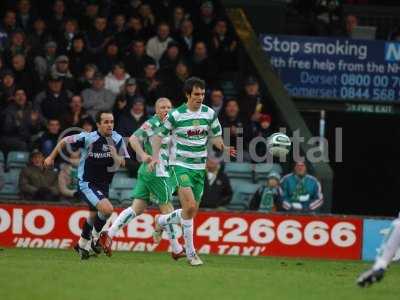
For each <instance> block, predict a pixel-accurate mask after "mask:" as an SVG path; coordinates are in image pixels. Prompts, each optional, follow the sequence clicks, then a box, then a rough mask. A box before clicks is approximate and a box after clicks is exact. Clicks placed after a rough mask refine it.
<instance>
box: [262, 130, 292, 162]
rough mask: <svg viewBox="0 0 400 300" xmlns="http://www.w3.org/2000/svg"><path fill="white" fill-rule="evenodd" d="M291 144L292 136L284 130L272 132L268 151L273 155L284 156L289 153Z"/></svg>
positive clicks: (268, 142) (268, 141)
mask: <svg viewBox="0 0 400 300" xmlns="http://www.w3.org/2000/svg"><path fill="white" fill-rule="evenodd" d="M291 145H292V142H291V141H290V138H289V137H288V136H287V135H286V134H284V133H282V132H276V133H274V134H271V135H270V136H269V137H268V140H267V148H268V152H269V153H271V154H272V155H273V156H279V157H282V156H285V155H287V154H288V153H289V151H290V147H291Z"/></svg>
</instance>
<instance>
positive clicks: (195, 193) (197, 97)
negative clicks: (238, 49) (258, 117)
mask: <svg viewBox="0 0 400 300" xmlns="http://www.w3.org/2000/svg"><path fill="white" fill-rule="evenodd" d="M183 89H184V93H185V95H186V97H187V103H185V104H183V105H181V106H180V107H178V108H176V109H174V110H172V111H171V112H170V113H169V114H168V118H167V119H166V120H165V122H164V124H163V125H162V126H161V131H160V132H159V134H157V135H154V136H153V138H152V139H153V143H152V146H153V160H152V161H151V162H150V163H149V167H150V168H154V167H155V166H158V165H159V164H160V163H162V162H161V161H159V158H158V157H159V153H160V149H161V150H162V147H161V146H162V139H163V138H165V137H167V136H170V135H171V142H172V143H171V146H170V147H171V148H170V156H169V165H170V167H171V169H172V171H171V173H173V176H174V178H175V180H176V183H177V185H178V195H179V199H180V202H181V205H182V209H178V210H175V211H174V212H172V213H169V214H163V215H159V216H156V233H158V234H159V235H160V234H161V232H162V230H163V229H165V228H167V227H166V226H168V225H170V224H181V225H182V229H183V237H184V239H185V248H186V256H187V259H188V261H189V264H191V265H192V266H199V265H202V264H203V262H202V261H201V259H200V258H199V256H198V255H197V253H196V250H195V247H194V244H193V219H194V217H195V216H196V213H197V211H198V208H199V204H200V200H201V197H202V195H203V189H204V176H205V164H206V160H207V142H208V140H210V141H211V143H212V144H213V145H214V146H215V147H216V148H218V149H219V150H221V151H225V152H227V153H228V154H229V155H231V156H235V155H236V150H235V149H234V148H233V147H228V146H225V145H224V142H223V140H222V128H221V125H220V123H219V121H218V118H217V114H216V112H215V111H214V110H212V109H211V108H210V107H208V106H206V105H204V104H203V100H204V95H205V82H204V81H203V80H202V79H200V78H196V77H191V78H189V79H187V80H186V81H185V83H184V88H183Z"/></svg>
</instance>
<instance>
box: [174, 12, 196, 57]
mask: <svg viewBox="0 0 400 300" xmlns="http://www.w3.org/2000/svg"><path fill="white" fill-rule="evenodd" d="M180 29H181V30H180V32H179V35H177V36H176V37H175V40H176V41H177V43H178V44H179V46H180V48H181V49H182V52H183V54H184V55H185V56H188V57H189V56H191V55H192V54H193V48H194V45H195V44H196V42H197V41H198V38H197V36H195V35H194V33H193V29H194V28H193V22H192V21H191V20H189V19H188V20H184V21H183V22H182V25H181V28H180Z"/></svg>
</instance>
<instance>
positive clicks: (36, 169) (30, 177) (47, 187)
mask: <svg viewBox="0 0 400 300" xmlns="http://www.w3.org/2000/svg"><path fill="white" fill-rule="evenodd" d="M43 161H44V156H43V153H41V152H40V151H39V150H34V151H32V153H31V155H30V159H29V164H28V166H26V167H25V168H24V169H23V170H22V171H21V173H20V175H19V190H20V193H21V197H22V199H24V200H35V201H58V200H59V199H58V195H59V191H58V184H57V172H55V171H54V170H50V169H47V168H44V167H43Z"/></svg>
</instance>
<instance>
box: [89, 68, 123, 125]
mask: <svg viewBox="0 0 400 300" xmlns="http://www.w3.org/2000/svg"><path fill="white" fill-rule="evenodd" d="M82 98H83V107H84V108H85V109H86V112H87V113H88V114H89V115H90V116H91V117H92V118H93V120H94V119H95V118H96V114H97V112H98V111H100V110H111V109H112V107H113V106H114V103H115V94H114V93H112V92H111V91H109V90H107V89H106V88H105V87H104V75H103V74H101V73H100V72H97V73H96V74H95V75H94V77H93V82H92V86H91V87H90V88H88V89H85V90H83V91H82Z"/></svg>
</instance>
